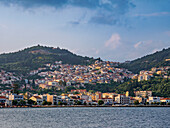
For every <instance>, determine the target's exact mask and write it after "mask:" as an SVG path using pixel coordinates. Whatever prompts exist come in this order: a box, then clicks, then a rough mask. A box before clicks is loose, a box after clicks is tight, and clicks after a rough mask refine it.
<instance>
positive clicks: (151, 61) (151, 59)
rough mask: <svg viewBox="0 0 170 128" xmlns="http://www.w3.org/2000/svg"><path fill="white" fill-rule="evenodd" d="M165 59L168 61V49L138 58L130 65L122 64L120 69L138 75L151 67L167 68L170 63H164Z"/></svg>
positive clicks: (169, 56) (169, 49) (169, 51)
mask: <svg viewBox="0 0 170 128" xmlns="http://www.w3.org/2000/svg"><path fill="white" fill-rule="evenodd" d="M166 59H170V48H168V49H163V50H162V51H159V52H156V53H154V54H151V55H147V56H144V57H142V58H138V59H136V60H133V61H131V62H130V63H123V64H121V65H120V67H123V68H126V69H129V70H130V71H132V72H134V73H138V72H139V71H141V70H149V69H151V68H152V67H160V66H169V65H170V61H165V60H166Z"/></svg>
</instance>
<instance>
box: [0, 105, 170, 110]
mask: <svg viewBox="0 0 170 128" xmlns="http://www.w3.org/2000/svg"><path fill="white" fill-rule="evenodd" d="M76 107H77V108H81V107H84V108H85V107H91V108H94V107H99V108H100V107H105V108H106V107H109V108H110V107H170V105H113V106H111V105H107V106H92V105H89V106H87V105H50V106H42V105H40V106H39V105H37V106H11V107H1V108H2V109H3V108H76ZM1 108H0V109H1Z"/></svg>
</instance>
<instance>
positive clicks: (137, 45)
mask: <svg viewBox="0 0 170 128" xmlns="http://www.w3.org/2000/svg"><path fill="white" fill-rule="evenodd" d="M141 44H142V42H141V41H139V42H138V43H136V44H135V45H134V47H135V48H138V47H139V46H140V45H141Z"/></svg>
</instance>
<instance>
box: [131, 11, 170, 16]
mask: <svg viewBox="0 0 170 128" xmlns="http://www.w3.org/2000/svg"><path fill="white" fill-rule="evenodd" d="M167 15H170V12H155V13H148V14H135V15H134V16H137V17H154V16H167Z"/></svg>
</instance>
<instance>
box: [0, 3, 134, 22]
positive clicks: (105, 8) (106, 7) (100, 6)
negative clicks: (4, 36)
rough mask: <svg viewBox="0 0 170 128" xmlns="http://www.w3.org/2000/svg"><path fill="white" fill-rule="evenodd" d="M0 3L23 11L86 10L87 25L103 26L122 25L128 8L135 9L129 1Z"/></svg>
mask: <svg viewBox="0 0 170 128" xmlns="http://www.w3.org/2000/svg"><path fill="white" fill-rule="evenodd" d="M0 2H1V3H2V4H4V5H6V6H19V7H22V8H24V9H32V8H40V7H52V8H55V9H59V8H66V7H68V6H71V7H79V8H86V9H89V10H91V14H92V15H91V17H90V18H89V23H95V24H105V25H116V24H118V23H119V24H121V23H122V24H123V21H122V20H124V19H125V14H126V13H128V11H129V9H130V8H134V7H135V5H134V4H133V3H132V2H131V0H0ZM73 24H75V23H74V22H73ZM76 24H77V23H76Z"/></svg>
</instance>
